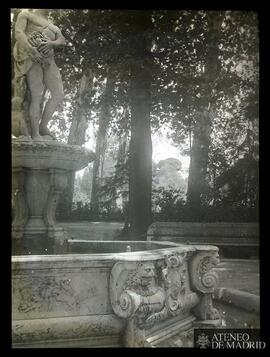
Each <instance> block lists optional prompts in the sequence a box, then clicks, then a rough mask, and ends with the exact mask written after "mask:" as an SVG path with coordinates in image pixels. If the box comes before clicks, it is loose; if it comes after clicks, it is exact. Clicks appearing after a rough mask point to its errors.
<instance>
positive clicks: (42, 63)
mask: <svg viewBox="0 0 270 357" xmlns="http://www.w3.org/2000/svg"><path fill="white" fill-rule="evenodd" d="M48 15H49V10H48V9H35V10H22V11H21V12H20V13H19V15H18V18H17V21H16V24H15V39H16V43H15V46H14V51H13V55H14V97H13V99H12V134H13V135H14V136H17V137H18V136H23V137H24V138H28V139H30V137H31V138H32V139H33V140H34V141H40V140H44V139H49V138H50V139H55V138H54V136H53V134H52V133H51V132H50V131H49V129H48V127H47V125H48V123H49V121H50V120H51V118H52V116H53V114H54V112H55V111H56V109H57V107H58V105H59V104H60V103H61V102H62V100H63V97H64V92H63V84H62V79H61V75H60V71H59V69H58V67H57V65H56V63H55V61H54V48H57V47H59V46H63V45H65V44H66V41H65V38H64V37H63V35H62V33H61V31H60V29H59V28H58V27H57V26H55V25H53V24H52V23H51V22H50V21H49V20H48ZM47 90H48V91H49V92H50V98H49V99H48V100H45V99H44V96H45V93H46V91H47ZM27 124H28V125H27Z"/></svg>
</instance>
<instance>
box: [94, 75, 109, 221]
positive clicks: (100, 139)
mask: <svg viewBox="0 0 270 357" xmlns="http://www.w3.org/2000/svg"><path fill="white" fill-rule="evenodd" d="M113 85H114V83H113V78H112V76H111V74H110V70H109V71H108V76H107V83H106V88H105V92H104V97H103V103H102V107H101V113H100V119H99V128H98V133H97V139H96V158H95V161H94V166H93V181H92V191H91V214H92V216H93V217H96V218H97V217H98V215H99V191H100V185H101V179H102V176H103V162H104V157H105V151H106V142H107V131H108V126H109V122H110V106H111V101H112V90H113Z"/></svg>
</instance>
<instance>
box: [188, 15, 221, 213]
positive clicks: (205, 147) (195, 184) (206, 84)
mask: <svg viewBox="0 0 270 357" xmlns="http://www.w3.org/2000/svg"><path fill="white" fill-rule="evenodd" d="M207 17H208V26H209V29H208V41H207V54H206V62H205V72H204V73H203V75H202V82H201V101H200V103H199V114H198V119H197V120H196V122H195V128H194V132H193V143H192V149H191V153H190V166H189V177H188V190H187V204H188V206H189V207H190V208H191V210H192V212H193V213H194V214H199V211H200V208H201V206H202V199H203V195H204V193H205V189H206V186H207V183H206V174H207V164H208V153H209V147H210V144H211V140H210V133H211V122H212V119H213V111H212V101H213V96H212V95H213V90H214V89H215V83H216V80H217V78H218V75H219V70H220V63H219V58H218V54H219V50H218V33H219V31H220V28H221V24H222V20H223V18H222V16H221V14H220V13H218V12H208V13H207Z"/></svg>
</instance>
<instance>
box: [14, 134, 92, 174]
mask: <svg viewBox="0 0 270 357" xmlns="http://www.w3.org/2000/svg"><path fill="white" fill-rule="evenodd" d="M94 159H95V154H94V153H93V151H91V150H89V149H86V148H83V147H81V146H77V145H67V144H65V143H61V142H58V141H54V140H47V141H24V140H19V139H12V168H20V167H27V168H35V169H54V168H55V169H59V170H71V171H78V170H81V169H83V168H84V167H85V166H87V165H88V164H89V162H92V161H93V160H94Z"/></svg>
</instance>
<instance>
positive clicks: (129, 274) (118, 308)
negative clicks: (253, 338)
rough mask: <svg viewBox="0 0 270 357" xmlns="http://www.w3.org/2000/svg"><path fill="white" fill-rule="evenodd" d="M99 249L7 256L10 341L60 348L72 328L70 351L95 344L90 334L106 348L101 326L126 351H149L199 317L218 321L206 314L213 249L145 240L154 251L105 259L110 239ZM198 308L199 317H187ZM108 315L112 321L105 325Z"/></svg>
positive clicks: (118, 254)
mask: <svg viewBox="0 0 270 357" xmlns="http://www.w3.org/2000/svg"><path fill="white" fill-rule="evenodd" d="M91 243H92V242H89V244H91ZM123 243H126V242H123ZM139 243H140V244H142V243H143V242H129V245H130V246H131V247H133V244H139ZM93 244H97V243H96V242H93ZM100 244H101V245H104V253H103V254H78V255H76V254H69V255H48V256H41V255H40V256H37V255H34V256H16V257H13V258H12V306H13V307H12V318H13V334H14V337H13V338H14V341H15V342H14V343H18V344H20V343H21V344H24V345H27V346H29V345H31V343H32V344H37V345H38V344H44V343H45V342H46V341H52V346H53V345H55V344H56V345H57V344H58V345H59V343H60V344H61V339H63V338H66V339H67V340H69V339H71V338H73V337H72V336H75V332H74V331H76V332H77V336H76V338H75V341H74V345H73V346H75V345H76V346H77V343H78V341H79V340H80V339H85V338H88V339H89V344H92V345H95V346H96V345H97V344H98V341H97V338H96V337H97V336H100V338H101V339H100V343H104V339H103V340H102V338H106V336H108V334H109V332H108V331H107V330H106V329H109V330H110V326H111V325H113V326H114V327H112V330H113V333H112V335H113V341H114V342H112V341H111V343H112V344H113V343H115V341H116V340H117V339H118V340H119V343H120V344H121V345H123V346H126V347H131V346H132V347H147V346H148V347H152V346H155V344H158V343H160V342H162V341H164V340H165V339H166V338H169V337H173V336H174V335H177V334H179V333H180V332H181V331H182V332H185V331H187V330H189V329H190V328H191V327H192V324H193V322H194V321H198V318H199V320H209V319H210V320H211V319H214V321H215V322H217V316H214V315H213V314H212V315H211V313H212V312H213V311H214V308H213V306H212V300H211V294H210V291H212V287H213V284H214V281H212V280H211V284H210V283H209V280H208V278H207V276H206V275H207V274H210V272H211V270H212V263H213V262H214V263H215V262H216V254H217V248H215V247H206V246H196V247H195V246H183V245H177V244H173V243H169V242H166V243H161V242H144V244H145V246H146V245H147V246H149V247H148V248H151V245H153V246H152V248H153V247H154V246H155V249H152V250H151V249H149V250H144V251H133V252H126V253H109V254H108V253H106V252H105V251H106V249H105V248H106V244H107V245H108V244H111V242H100ZM115 244H116V245H117V242H115ZM192 274H198V275H199V276H198V277H192ZM200 280H203V283H202V285H201V283H199V281H200ZM210 285H211V286H210ZM209 306H210V310H209ZM196 307H198V308H199V310H200V312H199V313H198V314H196V316H197V319H196V316H195V315H194V314H193V313H192V309H193V308H196ZM212 310H213V311H212ZM112 316H114V317H113V321H114V322H113V321H112V322H110V321H109V320H110V319H111V318H112ZM90 317H91V319H92V320H91V319H90ZM107 318H109V320H106V319H107ZM65 319H66V320H65ZM99 319H100V324H101V325H102V324H103V322H104V329H103V327H100V326H101V325H100V324H99ZM90 320H91V321H92V323H91V324H88V322H89V321H90ZM45 321H46V323H45V324H44V322H45ZM63 321H65V323H64V326H63ZM72 321H75V322H74V324H73V322H72ZM79 321H80V323H79ZM102 321H103V322H102ZM106 321H107V322H106ZM116 321H118V322H119V323H117V322H116ZM71 322H72V323H71ZM106 324H107V325H106ZM115 324H116V325H115ZM45 325H46V327H47V328H46V329H45ZM95 326H97V327H95ZM98 326H99V327H98ZM102 326H103V325H102ZM102 331H103V332H102ZM179 338H180V337H179ZM91 341H92V342H91ZM102 341H103V342H102ZM109 341H110V338H109V339H108V343H109V344H110V342H109ZM50 343H51V342H50ZM179 343H180V342H179ZM71 347H72V345H71Z"/></svg>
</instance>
